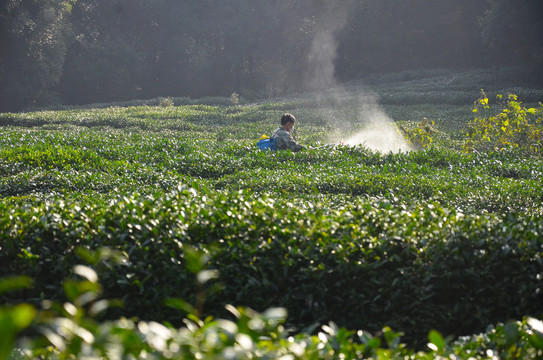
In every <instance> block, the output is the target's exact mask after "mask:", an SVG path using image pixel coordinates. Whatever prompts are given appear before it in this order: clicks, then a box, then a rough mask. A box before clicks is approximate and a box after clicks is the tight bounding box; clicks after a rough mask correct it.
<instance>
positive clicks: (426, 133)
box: [400, 118, 437, 150]
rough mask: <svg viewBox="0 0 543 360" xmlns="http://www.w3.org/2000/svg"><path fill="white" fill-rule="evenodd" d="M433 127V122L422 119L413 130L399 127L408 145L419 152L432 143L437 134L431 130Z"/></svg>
mask: <svg viewBox="0 0 543 360" xmlns="http://www.w3.org/2000/svg"><path fill="white" fill-rule="evenodd" d="M434 125H435V123H434V122H433V121H431V120H428V119H427V118H424V119H423V120H422V121H421V122H419V123H418V124H417V126H416V127H415V128H413V129H406V128H405V127H402V126H400V130H402V132H403V133H404V135H405V139H406V140H407V141H408V143H409V144H411V145H412V146H413V147H414V148H415V149H418V150H420V149H424V148H426V147H429V146H430V145H431V144H432V142H433V141H434V135H435V134H436V133H437V130H435V129H434V128H433V126H434Z"/></svg>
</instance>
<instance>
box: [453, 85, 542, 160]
mask: <svg viewBox="0 0 543 360" xmlns="http://www.w3.org/2000/svg"><path fill="white" fill-rule="evenodd" d="M501 98H502V95H498V99H501ZM540 106H541V107H540V108H528V109H527V108H525V107H524V106H522V103H521V102H520V101H518V97H517V95H513V94H511V95H509V96H508V98H507V102H506V108H504V109H503V110H502V111H501V112H500V113H499V114H497V115H495V116H489V117H476V118H475V119H474V120H472V121H470V122H469V124H468V128H467V130H466V134H467V137H468V139H467V141H466V144H465V145H464V149H465V150H466V151H471V150H473V149H475V148H478V149H480V148H482V149H485V150H488V149H496V150H499V149H503V148H508V147H514V148H520V149H522V150H525V151H527V152H530V153H534V154H538V155H539V154H541V146H542V144H543V122H542V121H543V105H541V103H540ZM489 108H490V106H489V103H488V98H487V96H486V94H485V93H484V91H481V98H480V99H479V100H477V101H476V102H475V107H474V109H473V112H474V113H475V114H478V113H479V112H480V111H481V110H485V109H489Z"/></svg>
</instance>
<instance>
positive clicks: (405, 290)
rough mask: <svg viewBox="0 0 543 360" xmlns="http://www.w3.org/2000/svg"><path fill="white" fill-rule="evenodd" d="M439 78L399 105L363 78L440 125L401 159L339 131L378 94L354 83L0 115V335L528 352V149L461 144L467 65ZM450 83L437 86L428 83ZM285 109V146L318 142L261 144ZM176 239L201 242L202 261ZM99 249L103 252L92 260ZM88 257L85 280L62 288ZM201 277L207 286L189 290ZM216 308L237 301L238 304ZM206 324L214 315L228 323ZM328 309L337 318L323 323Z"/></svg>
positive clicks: (256, 349)
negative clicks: (311, 90)
mask: <svg viewBox="0 0 543 360" xmlns="http://www.w3.org/2000/svg"><path fill="white" fill-rule="evenodd" d="M449 75H450V74H449V73H447V72H445V73H443V72H437V73H436V76H437V77H429V78H425V79H422V80H421V81H415V82H412V83H411V85H412V86H413V88H412V89H414V90H409V91H419V92H420V93H421V94H422V93H430V92H433V91H437V93H436V95H433V96H432V97H431V99H430V98H429V99H428V101H426V102H425V103H420V101H422V100H416V99H415V100H416V101H415V102H417V103H416V104H413V105H411V106H408V105H406V102H404V100H406V99H409V98H412V95H410V93H409V91H408V87H405V86H406V85H405V84H401V83H394V82H393V81H391V82H389V83H386V84H384V85H383V88H382V89H378V91H376V93H377V94H381V95H382V94H385V95H386V94H391V93H393V92H394V91H396V90H398V91H408V92H406V93H405V97H402V96H403V95H402V96H400V95H399V93H398V94H397V96H396V95H394V99H396V101H391V103H393V104H389V105H387V106H385V107H384V110H385V111H386V112H387V113H388V114H389V115H390V116H391V117H392V118H394V119H396V120H397V121H398V122H399V123H400V124H403V125H405V127H406V128H407V129H408V130H412V129H413V128H416V127H417V126H419V125H418V124H419V123H420V122H421V119H424V118H428V119H432V121H434V122H435V128H436V129H439V132H438V133H433V132H432V134H433V137H432V142H431V144H430V143H429V141H427V142H426V143H425V145H427V146H425V148H424V149H423V150H420V151H411V152H407V153H378V152H375V151H372V150H370V149H368V148H365V147H364V146H355V147H351V146H342V145H339V144H338V143H339V142H340V140H341V139H342V137H344V136H346V133H345V131H347V132H348V133H352V132H356V131H358V130H360V129H362V128H363V124H362V123H360V122H359V120H360V119H363V118H365V116H366V115H367V114H366V113H372V112H374V111H375V109H376V107H377V106H378V105H377V104H376V102H375V99H376V98H375V96H373V95H368V94H367V93H364V94H361V93H357V91H359V90H360V88H359V87H358V86H357V85H356V84H353V85H352V89H350V88H346V89H341V91H336V90H334V91H331V92H329V93H326V94H322V95H320V96H315V95H314V94H302V95H298V96H297V97H295V98H292V99H288V100H285V99H274V100H273V101H269V102H260V103H253V104H246V103H245V102H244V101H243V99H242V98H240V99H239V103H238V104H236V105H234V104H233V103H232V99H231V98H220V99H204V100H202V101H201V102H198V101H195V100H191V99H181V98H168V99H169V100H168V101H167V102H163V105H167V106H159V105H160V99H154V100H152V101H142V102H134V103H131V104H125V105H129V106H123V104H116V105H115V106H106V105H105V104H103V105H101V106H96V107H95V108H78V109H76V108H71V109H70V108H65V109H60V110H58V111H45V110H44V111H36V112H30V113H19V114H0V123H1V124H2V126H1V127H0V229H2V231H1V232H0V263H1V264H2V266H1V267H0V278H5V277H8V278H9V279H12V278H11V277H10V276H13V275H21V276H23V277H22V278H15V279H20V280H21V279H22V280H21V283H22V285H21V286H20V288H19V289H18V290H16V291H10V292H4V291H2V288H3V287H2V286H3V285H2V284H5V283H1V284H0V293H1V294H0V303H2V304H5V305H3V307H2V308H1V310H0V319H1V321H0V323H1V324H2V325H1V326H2V327H1V329H2V331H5V333H2V335H3V334H6V337H5V338H6V339H8V340H9V341H8V342H2V346H4V344H8V345H5V347H0V352H2V354H5V353H6V351H7V350H6V349H8V348H10V347H11V345H10V344H13V343H14V341H16V340H17V339H18V340H20V341H19V342H18V344H19V345H18V346H19V348H21V349H24V348H25V345H24V336H28V337H30V338H35V337H38V338H39V334H43V335H45V338H46V339H45V340H44V339H43V338H39V339H38V340H37V343H36V345H28V347H29V349H30V350H29V351H31V352H32V353H33V354H34V355H35V356H43V357H53V358H54V357H63V356H65V357H69V356H75V357H77V356H87V355H89V353H88V352H87V351H91V352H94V353H95V354H96V353H100V351H104V349H105V348H107V349H112V348H116V349H123V350H122V351H125V353H124V354H132V356H136V357H137V356H138V355H141V356H143V355H142V354H143V352H142V351H145V352H146V353H147V354H151V355H149V356H156V357H176V356H177V357H181V358H182V357H187V358H190V357H191V356H192V354H196V353H202V354H206V355H209V357H212V356H214V355H215V356H217V357H221V356H226V355H228V354H237V355H239V356H241V355H240V354H241V353H238V352H236V351H238V350H239V351H245V352H244V353H243V354H245V355H247V356H255V357H258V356H262V357H264V356H268V355H269V356H272V357H273V356H279V355H286V356H287V357H290V355H292V356H294V358H296V357H300V358H304V356H305V357H307V358H324V357H326V356H333V355H334V354H335V355H337V356H338V357H339V354H340V353H341V352H342V351H343V352H344V354H345V356H347V357H348V356H352V357H364V356H365V357H373V358H375V357H381V358H383V357H386V356H390V357H391V358H394V357H396V358H405V357H406V356H408V357H412V358H417V357H419V358H431V357H436V356H450V357H452V354H456V355H455V356H456V357H460V358H463V357H468V354H469V356H473V357H475V358H485V357H492V356H501V357H507V356H509V357H511V358H515V357H517V358H518V357H522V356H524V357H525V358H537V356H539V355H541V354H540V347H538V346H539V345H538V344H540V343H539V337H538V336H539V335H537V334H538V333H537V331H538V330H537V328H538V326H539V325H538V324H539V323H538V322H537V320H536V319H537V318H541V316H543V314H542V313H541V307H540V304H541V303H542V302H543V301H542V300H543V299H542V293H541V291H542V290H541V276H542V274H543V271H542V266H543V261H542V259H541V254H542V253H543V251H542V249H543V244H542V243H541V238H542V237H541V233H542V232H543V229H542V228H541V226H542V225H541V224H542V223H543V222H542V221H541V220H542V219H541V216H543V213H542V208H541V201H542V200H543V188H542V187H541V178H542V175H543V163H542V161H541V158H540V157H538V156H533V153H532V154H530V153H527V152H526V151H525V149H522V148H520V147H519V148H514V147H507V148H504V149H502V150H500V151H477V152H475V151H474V152H472V153H468V154H466V153H463V152H462V151H459V149H461V144H462V142H463V135H462V132H461V129H462V128H463V127H465V125H466V124H467V123H468V121H469V118H470V117H471V116H472V115H471V114H472V113H471V110H470V108H469V106H467V105H461V106H453V105H451V104H452V103H456V102H457V101H456V100H455V99H456V98H455V96H456V95H455V94H456V92H462V91H464V90H466V89H467V88H468V83H467V78H468V77H469V76H468V75H469V74H463V75H459V76H458V77H455V78H450V77H449ZM410 76H411V75H410ZM448 81H449V82H450V85H451V86H452V90H451V91H452V92H450V91H449V92H447V91H444V90H443V89H442V88H443V87H444V86H445V85H444V84H445V83H446V82H448ZM483 84H485V83H484V82H483ZM494 90H496V89H494ZM494 90H492V91H494ZM496 91H497V90H496ZM447 96H451V100H450V101H449V100H447ZM458 96H460V95H458ZM462 96H469V95H465V94H464V95H462ZM534 96H535V95H534ZM430 100H431V101H430ZM172 103H173V104H172ZM432 103H436V104H437V103H439V104H440V105H439V106H435V105H432ZM172 105H173V106H172ZM492 106H493V105H491V107H492ZM519 106H520V105H519ZM494 108H495V106H494ZM522 109H523V108H522V107H521V110H522ZM528 109H529V108H528ZM528 109H526V110H528ZM285 111H291V112H293V113H294V114H295V115H296V117H297V119H298V121H297V134H296V135H297V138H298V140H299V141H300V142H301V143H304V144H307V145H312V146H314V147H318V148H316V149H313V150H308V151H304V152H300V153H296V154H292V153H290V152H276V153H265V152H261V151H258V150H257V149H256V147H255V142H256V140H257V139H258V138H259V137H260V136H261V135H262V134H269V133H270V132H271V131H273V130H274V129H275V128H276V127H277V123H278V119H279V117H280V116H281V114H282V113H284V112H285ZM365 112H366V113H365ZM365 114H366V115H365ZM509 114H510V113H509ZM508 116H509V115H508ZM527 116H528V115H527ZM413 124H414V125H413ZM411 125H413V127H411ZM424 126H425V124H424V123H422V125H421V126H419V128H420V129H423V127H424ZM432 127H433V125H432ZM421 131H422V130H421ZM422 139H423V140H424V138H422ZM331 142H332V144H331ZM326 144H328V145H326ZM323 145H324V146H323ZM320 146H322V147H320ZM479 150H481V149H479ZM187 249H195V251H200V252H203V253H204V254H205V256H206V257H207V260H206V262H205V265H206V268H205V270H203V271H204V272H203V275H199V276H195V274H194V272H195V269H199V270H202V268H201V267H202V266H203V264H202V263H198V262H197V261H195V260H194V259H193V258H191V257H190V256H188V255H187V254H189V253H190V251H189V252H187V251H188V250H187ZM101 252H102V253H103V254H107V253H108V252H109V254H115V256H113V255H112V256H110V257H109V258H107V259H106V260H104V261H97V260H96V256H95V255H89V254H96V253H101ZM114 258H115V259H114ZM114 260H119V261H114ZM85 261H87V265H89V266H91V267H92V268H93V269H94V270H93V271H95V272H96V273H97V275H98V277H99V279H100V284H98V282H97V281H96V279H95V277H92V279H87V281H88V282H90V284H89V283H88V282H85V281H84V282H83V283H82V284H80V285H78V283H77V282H74V280H73V279H72V280H69V279H68V280H65V281H63V279H66V278H67V277H68V278H71V277H72V275H76V276H80V275H81V274H82V273H81V269H82V268H80V267H75V266H77V265H79V264H81V263H83V262H85ZM74 267H75V268H74ZM74 269H78V270H77V271H75V270H74ZM208 270H209V271H208ZM217 274H219V277H218V278H216V276H217ZM87 275H88V272H87ZM30 279H32V280H33V281H32V286H30ZM93 279H94V280H93ZM206 279H207V280H208V282H206V285H208V286H209V288H206V289H209V290H211V289H213V290H214V291H210V292H209V293H207V296H206V301H205V302H203V297H202V281H203V280H206ZM10 281H11V280H8V281H7V283H8V284H9V283H10ZM13 281H15V282H16V280H13ZM6 286H7V285H6ZM78 289H83V290H85V291H90V290H92V291H96V292H97V293H96V294H98V295H99V296H101V297H103V298H105V299H111V302H109V304H111V305H114V304H116V303H115V301H114V300H113V299H119V300H120V301H121V302H122V303H123V304H124V305H123V307H117V306H107V307H104V306H103V305H104V304H105V303H103V302H101V301H100V300H99V299H98V298H97V297H95V295H92V297H91V298H92V301H91V302H90V303H85V304H77V301H82V300H81V299H79V300H78V297H77V296H75V294H76V293H77V291H79V290H78ZM221 289H222V290H221ZM98 295H96V296H98ZM89 296H90V295H89ZM66 298H68V301H67V302H66V300H65V299H66ZM83 299H84V297H83ZM166 301H167V303H168V304H169V305H176V306H177V307H181V308H182V309H183V310H182V311H179V310H178V309H174V308H172V307H170V306H166V304H165V302H166ZM68 303H69V304H71V305H73V306H75V309H76V310H74V307H72V306H71V305H66V304H68ZM59 304H62V305H59ZM94 304H96V307H94V306H95V305H94ZM187 304H193V305H191V306H192V307H191V306H189V305H187ZM226 304H233V305H235V306H241V308H240V309H239V310H237V311H238V313H239V314H241V317H237V318H236V319H232V318H231V317H232V314H231V311H226V310H225V307H224V306H225V305H226ZM247 307H250V308H253V309H255V311H257V312H254V311H251V310H246V309H247ZM271 307H281V308H284V309H286V311H288V314H289V316H288V318H286V317H285V316H284V312H280V314H281V316H279V317H278V318H277V319H275V320H273V326H271V325H270V327H266V326H265V329H260V330H258V331H261V332H258V331H257V332H256V333H257V334H258V337H255V336H256V335H254V334H256V333H255V332H254V331H256V330H255V329H248V328H247V326H248V325H247V326H246V325H244V324H248V323H249V322H251V321H252V322H251V323H261V322H264V323H266V322H267V321H268V320H269V319H268V320H266V319H267V318H266V316H268V315H269V313H268V315H266V309H268V308H271ZM91 308H93V309H94V310H93V311H95V312H96V314H94V313H93V314H90V313H88V312H87V311H90V310H91ZM99 309H102V310H101V311H98V310H99ZM229 309H230V310H232V309H233V308H232V307H229ZM187 311H188V312H189V314H188V315H187V313H186V312H187ZM238 313H236V314H238ZM239 314H238V315H239ZM87 315H88V316H87ZM207 315H213V316H214V318H206V316H207ZM526 316H528V318H526ZM262 317H264V318H266V319H264V318H262ZM216 318H220V319H230V320H228V321H230V322H229V323H227V324H229V325H228V329H225V328H224V324H226V323H225V322H223V321H222V320H214V319H216ZM51 319H54V320H51ZM119 319H120V320H119ZM242 319H243V320H242ZM511 319H516V320H519V322H508V321H509V320H511ZM49 320H51V322H49ZM329 321H333V322H335V323H336V324H338V325H337V326H336V327H334V326H332V325H328V326H326V327H320V328H319V326H320V325H321V324H328V323H329ZM232 323H233V324H235V325H236V326H238V330H237V332H234V331H233V330H232V329H233V327H232V326H231V325H232ZM501 323H505V325H501ZM530 323H531V324H536V325H535V327H534V326H532V325H530ZM6 324H7V325H6ZM316 324H319V325H316ZM490 324H495V327H493V328H490V329H488V331H487V330H485V329H486V328H487V326H488V325H490ZM140 325H141V326H140ZM276 325H277V327H274V326H276ZM66 326H68V328H66ZM70 326H75V327H73V328H76V329H83V330H82V333H81V334H82V335H83V337H82V336H80V335H81V334H79V333H77V332H73V331H72V332H70V331H71V330H69V329H73V328H72V327H70ZM163 326H165V327H166V328H167V329H169V330H167V331H166V330H164V328H163ZM279 326H282V327H283V328H279ZM385 326H390V327H391V328H393V329H396V331H401V332H402V333H403V335H402V337H401V339H402V341H405V342H406V343H407V344H409V345H408V346H406V345H401V346H400V340H399V339H400V338H399V333H395V332H394V331H392V330H390V328H386V327H385ZM44 328H45V329H48V330H43V329H44ZM150 328H153V329H155V330H156V329H161V330H157V331H159V332H160V333H161V334H167V336H166V338H163V339H162V340H164V341H165V342H166V343H168V344H170V345H171V348H170V347H169V346H170V345H168V347H167V348H166V347H164V346H159V345H157V344H164V342H161V341H162V340H160V339H159V338H160V336H159V335H158V334H155V333H154V332H153V331H154V330H149V329H150ZM40 329H41V330H40ZM285 329H286V330H285ZM312 329H314V330H315V329H319V330H315V331H316V332H315V333H313V332H312ZM346 329H364V331H363V332H357V331H350V330H346ZM432 329H434V330H437V331H439V333H438V332H436V331H433V332H430V331H431V330H432ZM163 330H164V331H163ZM226 330H232V331H231V333H228V334H227V333H226ZM21 331H22V333H20V332H21ZM40 331H45V334H44V333H43V332H42V333H40ZM367 331H369V332H370V333H372V334H374V335H376V336H375V337H374V338H372V337H371V336H369V333H368V332H367ZM319 332H320V333H321V334H322V335H320V336H319V334H318V333H319ZM429 332H430V335H428V334H429ZM475 333H482V335H480V336H476V335H473V336H470V337H464V336H467V335H469V334H475ZM15 334H20V335H15ZM67 334H71V335H67ZM89 334H91V335H92V337H88V335H89ZM207 334H215V335H216V336H215V335H209V336H211V337H210V338H209V339H215V340H209V341H213V342H212V343H211V342H210V343H208V342H206V341H207V340H206V341H202V340H201V339H202V336H204V337H205V336H208V335H207ZM229 334H231V336H230V335H229ZM441 334H442V335H441ZM8 335H9V337H8ZM23 335H24V336H23ZM58 336H60V338H61V339H60V340H59V337H58ZM70 336H71V337H70ZM247 336H248V337H249V338H251V339H253V340H252V342H251V344H252V345H251V346H250V347H251V349H249V350H248V349H247V348H244V347H243V346H242V345H243V344H249V341H246V340H247V339H248V338H247ZM261 336H264V337H266V336H267V337H268V339H265V338H262V337H261ZM428 337H430V339H428ZM3 338H4V336H3ZM90 338H94V342H91V343H89V342H88V341H87V340H88V339H90ZM455 338H456V339H457V340H449V339H455ZM107 339H112V340H111V341H110V340H107ZM153 339H154V340H153ZM206 339H207V338H206ZM240 339H241V340H240ZM243 339H245V340H243ZM269 339H271V340H269ZM44 341H45V342H44ZM155 341H157V342H155ZM428 341H430V343H431V344H432V345H431V348H430V349H428V348H426V347H425V345H426V343H427V342H428ZM51 344H52V345H53V346H54V347H55V348H48V347H47V346H48V345H51ZM63 344H64V345H63ZM93 344H94V345H93ZM188 344H190V345H188ZM210 344H215V345H216V347H213V346H212V345H210ZM42 345H43V346H42ZM63 346H64V349H65V350H62V347H63ZM300 347H304V349H305V350H304V351H305V352H303V351H302V350H300V349H301V348H300ZM410 347H413V348H416V349H417V350H419V349H421V350H424V351H423V352H416V351H415V350H409V348H410ZM172 349H178V350H179V351H173V350H172ZM181 349H183V350H181ZM292 349H294V350H292ZM185 350H186V352H185ZM108 351H109V350H108ZM119 351H121V350H119ZM122 351H121V353H122ZM251 351H252V352H251ZM488 351H491V352H492V355H489V354H490V353H489V352H488ZM25 354H26V355H28V354H29V353H27V352H22V353H21V354H19V355H20V356H21V357H24V356H26V355H25ZM225 354H226V355H225ZM330 354H332V355H330ZM353 354H355V355H353ZM237 355H235V356H237ZM194 356H196V355H194ZM232 356H234V355H232Z"/></svg>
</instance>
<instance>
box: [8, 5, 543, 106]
mask: <svg viewBox="0 0 543 360" xmlns="http://www.w3.org/2000/svg"><path fill="white" fill-rule="evenodd" d="M542 10H543V3H541V1H538V0H520V1H518V0H517V1H513V0H471V1H457V0H443V1H439V2H438V1H433V0H408V1H401V2H399V1H383V0H365V1H341V2H326V1H318V0H296V1H269V0H232V1H227V2H224V1H197V2H195V1H182V2H180V1H175V0H149V1H138V2H134V1H128V0H114V1H105V0H76V1H70V2H68V3H67V2H66V1H63V0H49V1H39V2H31V1H22V0H10V1H5V2H2V4H0V24H1V26H0V48H1V51H0V112H6V111H20V110H23V109H29V108H33V107H47V106H51V105H58V104H89V103H95V102H112V101H126V100H134V99H151V98H157V97H168V96H169V97H191V98H197V97H203V96H230V95H231V94H232V93H237V94H239V95H240V96H241V97H242V98H243V99H249V100H254V99H258V98H268V97H270V96H279V95H280V96H285V95H288V94H294V93H297V92H302V91H316V90H322V89H328V88H329V87H330V86H332V85H337V84H338V83H339V84H342V83H345V82H346V81H351V80H360V79H362V80H364V79H366V78H368V77H371V76H373V75H374V74H383V73H393V72H401V71H406V70H417V71H420V70H421V69H452V70H463V69H472V68H490V69H493V70H494V71H495V80H496V82H500V81H503V80H508V81H510V80H514V81H516V82H518V83H519V85H523V86H525V85H526V86H533V87H541V84H542V83H543V81H542V78H543V77H542V70H541V69H543V66H542V62H543V60H542V59H543V38H542V37H541V36H540V34H541V33H543V20H542V19H541V17H540V16H539V14H541V13H542ZM502 69H507V72H506V73H507V74H511V77H509V78H504V76H503V74H504V72H502ZM511 70H513V71H511Z"/></svg>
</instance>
